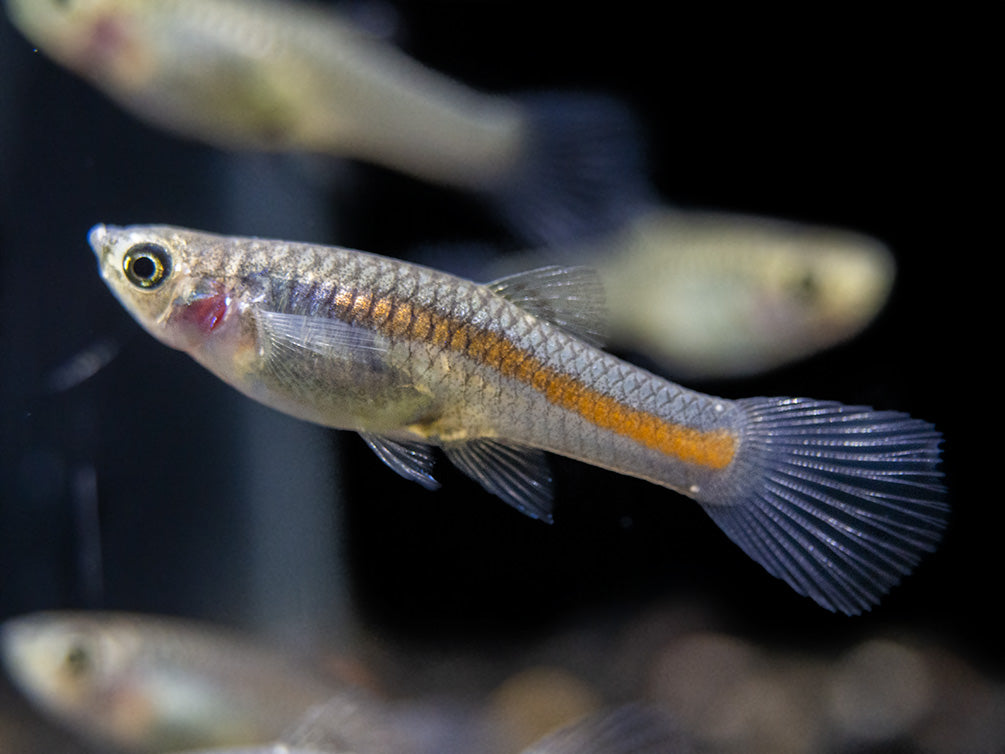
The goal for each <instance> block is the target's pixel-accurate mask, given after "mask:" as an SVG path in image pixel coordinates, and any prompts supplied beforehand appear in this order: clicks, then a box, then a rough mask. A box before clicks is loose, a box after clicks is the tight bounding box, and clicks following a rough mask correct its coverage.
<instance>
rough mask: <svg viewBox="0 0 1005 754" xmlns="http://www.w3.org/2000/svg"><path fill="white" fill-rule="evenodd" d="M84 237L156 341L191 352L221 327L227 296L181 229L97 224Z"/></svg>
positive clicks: (112, 284) (105, 275) (111, 282)
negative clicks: (86, 237)
mask: <svg viewBox="0 0 1005 754" xmlns="http://www.w3.org/2000/svg"><path fill="white" fill-rule="evenodd" d="M88 241H89V242H90V244H91V248H92V249H93V250H94V253H95V255H96V256H97V258H98V270H99V272H100V273H101V277H102V278H103V279H104V281H105V283H106V284H107V285H108V287H109V288H110V289H111V290H112V293H113V294H115V297H116V298H118V300H119V301H120V302H121V303H122V305H123V306H124V307H125V308H126V310H127V311H129V313H130V314H132V315H133V317H134V318H135V319H136V321H137V322H139V323H140V324H141V325H142V326H143V327H144V329H146V330H147V332H149V333H150V334H151V335H153V336H154V337H155V338H157V339H158V340H160V341H161V342H163V343H165V344H167V345H169V346H171V347H173V348H178V349H180V350H183V351H187V352H188V353H190V354H193V355H196V354H197V353H198V352H199V351H200V350H201V349H204V348H205V347H206V345H207V341H208V340H209V339H208V337H207V336H208V335H210V334H211V333H216V334H219V333H220V332H221V331H224V330H226V328H225V327H222V325H223V324H224V323H225V321H226V320H227V315H228V314H229V311H230V309H231V303H232V300H231V296H230V295H229V293H228V291H227V289H225V287H224V286H223V284H222V283H221V282H220V280H219V278H218V277H217V276H215V275H213V274H210V272H209V270H208V268H207V264H206V250H205V249H204V248H195V247H194V246H193V245H192V244H190V243H189V238H188V234H186V233H185V232H184V231H182V230H181V229H179V228H171V227H168V226H154V225H136V226H129V227H116V226H109V225H96V226H95V227H94V228H92V229H91V232H90V234H89V235H88Z"/></svg>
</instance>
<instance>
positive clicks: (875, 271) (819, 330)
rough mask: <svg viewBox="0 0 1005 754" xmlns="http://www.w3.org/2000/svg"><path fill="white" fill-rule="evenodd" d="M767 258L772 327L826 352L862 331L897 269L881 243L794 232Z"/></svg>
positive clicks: (820, 231) (842, 234) (829, 232)
mask: <svg viewBox="0 0 1005 754" xmlns="http://www.w3.org/2000/svg"><path fill="white" fill-rule="evenodd" d="M780 240H781V243H778V242H776V246H775V249H776V251H777V253H773V254H771V255H768V257H767V260H766V261H767V269H765V271H764V273H765V275H764V279H765V289H764V290H765V293H766V294H767V297H768V299H769V300H770V301H771V302H772V303H771V305H769V306H767V307H766V308H767V309H768V310H770V311H772V312H774V313H775V316H774V317H772V320H773V326H774V327H776V328H781V330H780V331H781V332H786V331H787V330H792V329H797V330H799V331H801V333H800V332H790V336H791V337H793V338H794V339H795V341H796V342H797V343H798V342H803V341H804V342H806V343H807V344H810V343H812V344H814V345H815V346H817V347H824V346H827V345H830V344H832V343H837V342H839V341H842V340H845V339H847V338H849V337H851V336H852V335H854V334H856V333H858V332H859V331H860V330H862V329H863V328H864V327H865V326H866V325H867V324H868V323H869V322H870V321H872V319H873V318H874V317H875V316H876V315H877V314H878V312H879V311H880V309H882V307H883V305H884V304H885V303H886V300H887V298H888V297H889V295H890V290H891V288H892V286H893V280H894V274H895V265H894V261H893V257H892V255H891V254H890V251H889V250H888V249H887V247H886V246H885V245H884V244H882V243H881V242H879V241H877V240H875V239H873V238H871V237H868V236H865V235H862V234H858V233H855V232H852V231H844V230H838V229H829V228H811V227H807V228H798V229H794V231H793V233H792V234H791V235H790V236H789V237H788V239H785V240H782V239H780Z"/></svg>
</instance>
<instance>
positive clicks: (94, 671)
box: [0, 612, 345, 751]
mask: <svg viewBox="0 0 1005 754" xmlns="http://www.w3.org/2000/svg"><path fill="white" fill-rule="evenodd" d="M0 653H2V656H3V660H4V664H5V666H6V668H7V672H8V674H9V675H10V677H11V678H12V679H13V680H14V681H15V683H16V684H17V685H18V687H19V688H20V689H21V690H22V691H23V692H24V693H25V694H26V695H27V696H28V697H29V699H31V700H32V701H33V702H34V703H35V704H36V705H37V706H38V707H39V708H40V709H41V710H43V711H44V712H47V713H49V714H51V715H52V716H54V717H55V718H56V719H58V720H59V721H61V722H62V723H64V724H65V725H67V726H68V727H69V728H71V729H72V730H74V731H75V732H77V733H78V734H82V735H83V736H84V737H86V738H90V739H92V740H94V741H99V742H102V743H106V744H107V743H111V744H114V745H116V746H118V747H122V748H124V749H128V750H134V751H167V750H172V749H181V748H191V747H195V746H203V747H205V746H214V745H219V746H223V745H238V744H250V743H256V742H261V741H270V740H275V739H277V738H278V737H279V736H280V734H282V733H283V732H284V731H285V730H286V729H287V727H289V726H290V725H291V724H292V723H293V722H294V721H295V720H297V719H298V718H299V717H300V716H301V715H303V714H304V713H305V712H306V711H307V710H308V709H309V708H310V707H311V706H312V705H314V704H317V703H319V702H321V701H326V700H329V699H331V698H333V697H335V696H337V695H338V694H340V693H344V692H345V689H344V688H342V687H341V686H340V685H339V684H337V683H336V682H334V681H333V680H332V681H329V680H328V679H322V678H321V677H319V676H318V675H316V674H314V673H312V672H310V671H308V670H306V669H305V668H304V667H302V666H301V665H299V664H298V663H297V662H295V661H293V660H291V659H290V658H287V657H285V656H283V655H281V654H278V653H275V652H273V651H271V650H269V649H267V648H264V647H262V646H259V645H258V644H256V643H253V642H250V641H248V640H247V639H245V638H243V637H240V636H235V635H232V634H231V633H229V632H226V631H221V630H219V629H211V628H209V627H206V626H203V625H201V624H195V623H191V622H188V621H184V620H178V619H171V618H166V617H154V616H145V615H138V614H129V613H102V612H93V613H91V612H51V613H36V614H31V615H26V616H22V617H18V618H13V619H10V620H8V621H6V622H5V623H4V624H3V625H2V627H0Z"/></svg>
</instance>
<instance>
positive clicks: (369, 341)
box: [256, 311, 387, 360]
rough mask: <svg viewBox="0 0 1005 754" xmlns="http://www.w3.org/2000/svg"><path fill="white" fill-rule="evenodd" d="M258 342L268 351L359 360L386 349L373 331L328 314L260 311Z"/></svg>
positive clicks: (271, 353) (257, 314)
mask: <svg viewBox="0 0 1005 754" xmlns="http://www.w3.org/2000/svg"><path fill="white" fill-rule="evenodd" d="M256 321H257V323H258V334H259V342H260V343H261V344H262V345H263V347H264V348H265V349H266V353H267V354H268V355H272V356H275V357H281V356H282V355H283V354H287V355H299V354H300V353H302V352H303V351H308V352H310V353H315V354H317V355H318V356H324V357H326V358H331V357H333V356H335V357H338V358H349V357H351V355H352V354H356V355H358V356H359V357H360V360H367V359H370V358H373V355H374V354H377V353H383V352H384V351H386V350H387V346H386V344H385V343H383V342H381V341H380V340H379V339H378V337H377V336H376V335H375V334H374V333H373V331H371V330H368V329H366V328H364V327H360V326H358V325H352V324H349V323H348V322H343V321H342V320H339V319H332V318H329V317H316V316H307V315H303V314H286V313H283V312H271V311H258V312H256Z"/></svg>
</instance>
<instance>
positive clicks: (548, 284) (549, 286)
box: [486, 265, 606, 346]
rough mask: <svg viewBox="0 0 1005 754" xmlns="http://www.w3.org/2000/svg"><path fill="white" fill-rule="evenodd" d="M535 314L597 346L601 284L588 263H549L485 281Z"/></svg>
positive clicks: (603, 317) (602, 316)
mask: <svg viewBox="0 0 1005 754" xmlns="http://www.w3.org/2000/svg"><path fill="white" fill-rule="evenodd" d="M486 285H487V287H488V288H489V289H490V290H491V291H493V292H494V293H496V294H498V295H500V296H502V297H503V298H504V299H506V300H507V301H510V302H512V303H514V304H516V305H517V306H519V307H520V308H521V309H524V310H525V311H528V312H530V313H531V314H533V315H534V316H536V317H540V318H541V319H544V320H547V321H548V322H550V323H552V324H554V325H557V326H558V327H561V328H562V329H563V330H565V331H567V332H569V333H571V334H572V335H575V336H576V337H577V338H580V339H582V340H585V341H586V342H587V343H589V344H590V345H594V346H600V345H602V344H603V341H604V336H603V333H604V324H605V321H606V311H605V307H604V287H603V285H602V284H601V282H600V278H599V276H598V275H597V273H596V272H595V271H594V270H593V269H591V268H589V267H580V266H571V267H564V266H559V265H549V266H547V267H538V268H537V269H534V270H527V271H525V272H517V273H515V274H513V275H507V276H505V277H501V278H499V279H498V280H493V281H492V282H491V283H487V284H486Z"/></svg>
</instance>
